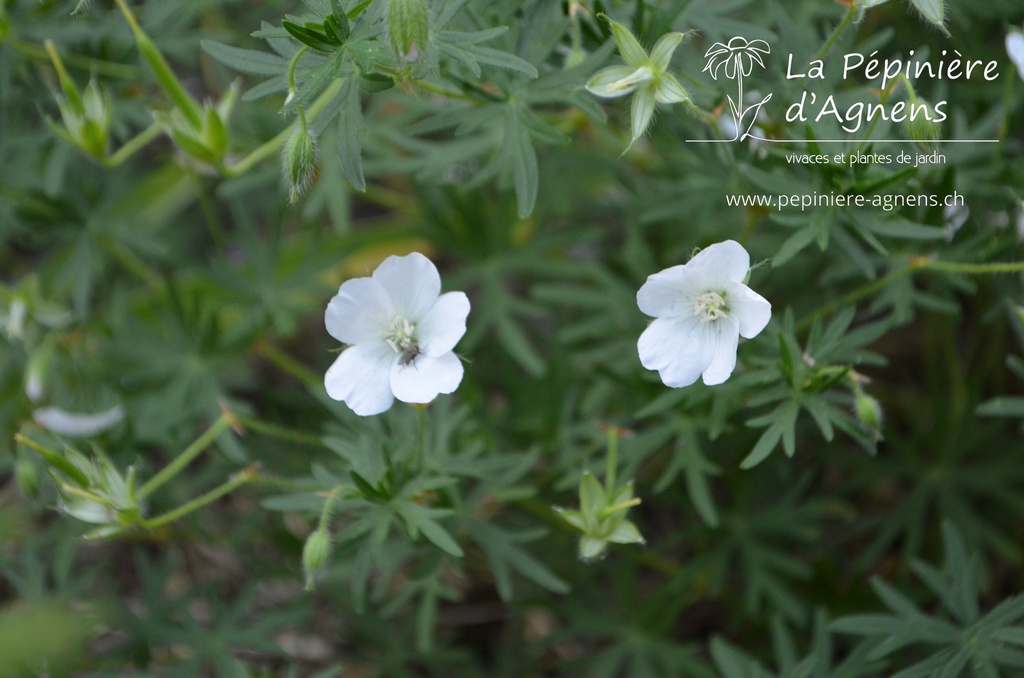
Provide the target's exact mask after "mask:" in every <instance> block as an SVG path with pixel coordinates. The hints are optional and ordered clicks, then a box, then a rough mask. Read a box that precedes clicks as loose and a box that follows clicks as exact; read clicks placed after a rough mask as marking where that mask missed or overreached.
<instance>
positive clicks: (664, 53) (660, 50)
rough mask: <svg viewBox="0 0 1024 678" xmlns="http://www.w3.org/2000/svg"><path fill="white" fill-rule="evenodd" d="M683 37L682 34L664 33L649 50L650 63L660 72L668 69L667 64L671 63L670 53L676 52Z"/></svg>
mask: <svg viewBox="0 0 1024 678" xmlns="http://www.w3.org/2000/svg"><path fill="white" fill-rule="evenodd" d="M683 37H684V36H683V34H682V33H666V34H665V35H663V36H661V38H660V39H659V40H658V42H656V43H654V47H653V48H652V49H651V61H653V62H654V65H655V66H657V67H658V68H660V69H661V70H664V69H666V68H668V64H669V62H670V61H672V53H673V52H675V51H676V47H678V46H679V43H680V42H681V41H682V39H683Z"/></svg>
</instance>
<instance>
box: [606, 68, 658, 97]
mask: <svg viewBox="0 0 1024 678" xmlns="http://www.w3.org/2000/svg"><path fill="white" fill-rule="evenodd" d="M651 80H654V72H653V71H652V70H651V68H650V66H641V67H640V68H638V69H636V70H635V71H633V72H632V73H630V74H629V75H627V76H626V77H624V78H621V79H620V80H616V81H615V82H613V83H611V84H610V85H608V91H609V92H622V91H629V90H631V89H633V88H635V87H638V86H639V85H643V84H644V83H647V82H650V81H651Z"/></svg>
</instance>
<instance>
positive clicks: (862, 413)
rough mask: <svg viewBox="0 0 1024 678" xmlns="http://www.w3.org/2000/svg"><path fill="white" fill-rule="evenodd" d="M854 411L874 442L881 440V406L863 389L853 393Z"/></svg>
mask: <svg viewBox="0 0 1024 678" xmlns="http://www.w3.org/2000/svg"><path fill="white" fill-rule="evenodd" d="M854 398H855V403H854V409H855V411H856V413H857V419H858V420H859V421H860V423H861V425H862V426H863V427H864V428H865V429H866V430H867V431H868V432H869V433H871V434H872V435H873V436H874V438H875V441H876V442H877V441H879V440H881V439H882V405H881V403H879V402H878V400H877V399H876V398H873V397H871V396H869V395H868V394H867V393H865V392H864V391H863V389H860V388H858V389H856V391H854Z"/></svg>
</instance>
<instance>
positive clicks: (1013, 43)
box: [1006, 31, 1024, 80]
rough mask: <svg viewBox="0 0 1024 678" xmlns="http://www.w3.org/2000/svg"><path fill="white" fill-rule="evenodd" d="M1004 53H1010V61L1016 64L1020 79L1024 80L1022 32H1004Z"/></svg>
mask: <svg viewBox="0 0 1024 678" xmlns="http://www.w3.org/2000/svg"><path fill="white" fill-rule="evenodd" d="M1006 53H1007V54H1009V55H1010V61H1012V62H1013V63H1015V64H1016V65H1017V72H1018V73H1020V78H1021V80H1024V33H1021V32H1020V31H1010V32H1009V33H1007V34H1006Z"/></svg>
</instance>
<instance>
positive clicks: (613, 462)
mask: <svg viewBox="0 0 1024 678" xmlns="http://www.w3.org/2000/svg"><path fill="white" fill-rule="evenodd" d="M618 466H619V429H618V428H617V427H615V426H609V427H608V459H607V467H606V470H605V473H604V491H605V494H607V495H608V496H609V497H611V496H612V493H614V492H615V473H616V470H617V469H618Z"/></svg>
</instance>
